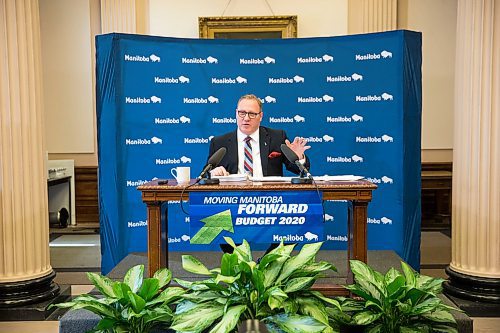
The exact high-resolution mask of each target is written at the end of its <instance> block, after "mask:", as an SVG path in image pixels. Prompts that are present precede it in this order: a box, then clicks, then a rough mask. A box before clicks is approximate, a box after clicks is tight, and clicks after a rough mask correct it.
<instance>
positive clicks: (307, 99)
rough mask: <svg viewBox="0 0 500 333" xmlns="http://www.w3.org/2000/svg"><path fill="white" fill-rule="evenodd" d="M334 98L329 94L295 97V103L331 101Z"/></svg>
mask: <svg viewBox="0 0 500 333" xmlns="http://www.w3.org/2000/svg"><path fill="white" fill-rule="evenodd" d="M333 100H334V98H333V97H332V96H330V95H323V96H319V97H318V96H316V97H297V103H322V102H333Z"/></svg>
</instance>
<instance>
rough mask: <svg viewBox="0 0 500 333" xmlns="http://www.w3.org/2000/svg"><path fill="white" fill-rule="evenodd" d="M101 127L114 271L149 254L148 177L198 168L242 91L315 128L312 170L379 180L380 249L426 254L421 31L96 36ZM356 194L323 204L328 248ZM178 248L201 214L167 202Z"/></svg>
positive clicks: (302, 126) (105, 221) (372, 232)
mask: <svg viewBox="0 0 500 333" xmlns="http://www.w3.org/2000/svg"><path fill="white" fill-rule="evenodd" d="M96 43H97V119H98V120H97V122H98V145H99V204H100V219H101V221H100V223H101V251H102V271H103V273H107V272H108V271H109V270H111V269H112V268H113V267H114V266H115V265H116V264H117V263H118V262H119V261H120V260H121V259H122V258H123V257H125V256H126V255H127V254H128V253H130V252H137V251H146V250H147V221H146V207H145V205H144V204H143V203H142V201H141V193H140V192H139V191H138V190H137V189H136V187H137V186H138V185H141V184H143V183H145V182H148V181H150V180H152V179H154V178H171V175H170V170H171V168H173V167H176V166H190V167H191V172H192V176H193V174H195V173H196V172H199V171H200V170H201V168H202V167H203V165H204V164H205V162H206V159H207V153H208V146H209V140H210V139H211V137H212V136H214V135H219V134H222V133H225V132H228V131H231V130H234V129H235V128H236V119H235V112H234V110H235V108H236V103H237V100H238V98H239V97H240V96H241V95H244V94H247V93H253V94H255V95H257V96H258V97H260V98H261V99H262V101H263V103H264V104H263V112H264V119H263V125H265V126H269V127H276V128H283V129H285V130H286V131H287V134H288V136H289V137H291V138H293V137H295V136H303V137H306V138H307V140H308V141H309V143H310V145H311V147H312V148H311V149H310V150H309V151H308V156H309V157H310V159H311V172H312V174H313V175H323V174H329V175H341V174H355V175H362V176H365V177H366V178H367V179H369V180H371V181H372V182H373V183H375V184H376V185H378V189H377V190H376V191H374V196H373V201H372V202H371V204H370V205H369V208H368V248H369V249H370V250H382V249H384V250H395V251H396V252H397V253H398V254H399V255H400V256H401V257H402V258H403V259H404V260H406V261H407V262H409V263H410V264H411V265H412V266H413V267H414V268H416V269H418V268H419V261H420V162H421V161H420V141H421V140H420V136H421V108H422V96H421V64H422V59H421V34H420V33H416V32H411V31H391V32H384V33H375V34H363V35H352V36H341V37H325V38H303V39H302V38H301V39H280V40H202V39H178V38H165V37H151V36H139V35H127V34H108V35H102V36H98V37H97V38H96ZM345 205H346V203H345V202H327V203H326V205H325V217H326V224H325V233H324V235H325V239H324V240H325V244H324V246H323V249H345V248H346V244H347V222H346V221H347V214H346V207H345ZM168 212H169V217H168V218H169V235H168V236H169V237H168V241H169V244H168V247H169V250H170V251H185V250H219V247H218V245H211V246H209V245H190V244H189V217H187V216H186V215H184V214H183V213H182V211H181V210H180V205H179V203H175V202H174V203H171V204H169V209H168Z"/></svg>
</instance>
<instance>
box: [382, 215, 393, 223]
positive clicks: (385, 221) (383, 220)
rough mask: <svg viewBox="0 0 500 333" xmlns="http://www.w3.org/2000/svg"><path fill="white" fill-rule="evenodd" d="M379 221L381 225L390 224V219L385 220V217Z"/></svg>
mask: <svg viewBox="0 0 500 333" xmlns="http://www.w3.org/2000/svg"><path fill="white" fill-rule="evenodd" d="M380 221H381V222H382V223H383V224H392V220H391V219H390V218H387V217H385V216H384V217H382V218H381V219H380Z"/></svg>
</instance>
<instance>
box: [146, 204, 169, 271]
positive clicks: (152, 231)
mask: <svg viewBox="0 0 500 333" xmlns="http://www.w3.org/2000/svg"><path fill="white" fill-rule="evenodd" d="M147 206H148V276H149V277H152V276H153V274H154V273H155V272H156V271H157V270H158V269H160V268H161V267H167V263H168V259H167V253H166V252H167V251H166V244H164V243H165V242H164V241H162V238H164V237H162V236H163V235H166V233H167V230H166V229H167V228H166V226H165V227H164V229H165V230H162V229H163V228H162V220H161V203H160V202H153V203H148V204H147ZM165 224H166V223H165Z"/></svg>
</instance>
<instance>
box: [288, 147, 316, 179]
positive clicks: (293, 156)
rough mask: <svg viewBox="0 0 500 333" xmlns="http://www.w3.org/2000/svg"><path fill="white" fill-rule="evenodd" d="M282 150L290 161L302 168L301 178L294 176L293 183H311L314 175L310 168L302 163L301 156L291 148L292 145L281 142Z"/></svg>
mask: <svg viewBox="0 0 500 333" xmlns="http://www.w3.org/2000/svg"><path fill="white" fill-rule="evenodd" d="M281 151H282V152H283V154H285V157H286V158H287V160H289V161H290V162H292V163H293V164H295V165H296V166H297V167H298V168H299V170H300V178H292V183H293V184H311V182H312V179H313V178H312V175H311V173H310V172H309V170H307V168H306V167H305V166H304V164H302V163H300V161H299V157H298V156H297V154H295V152H294V151H293V150H292V149H290V147H288V146H287V145H286V144H285V143H282V144H281ZM304 176H306V177H307V178H309V179H305V178H304Z"/></svg>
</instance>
